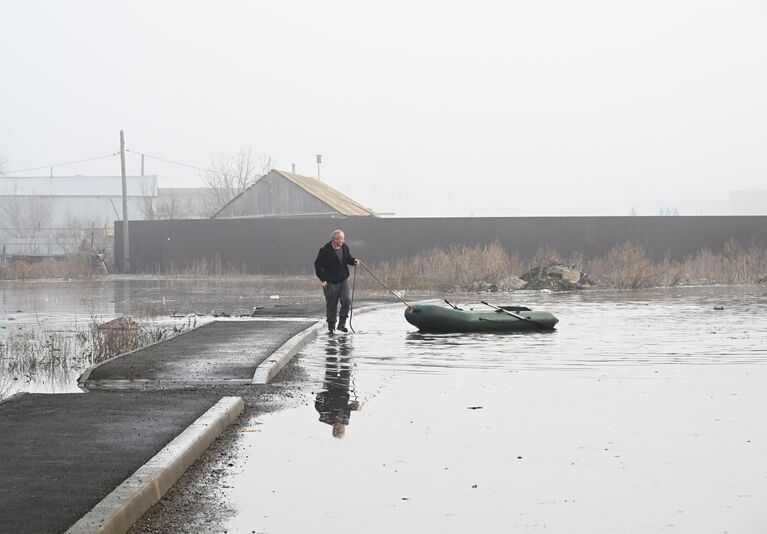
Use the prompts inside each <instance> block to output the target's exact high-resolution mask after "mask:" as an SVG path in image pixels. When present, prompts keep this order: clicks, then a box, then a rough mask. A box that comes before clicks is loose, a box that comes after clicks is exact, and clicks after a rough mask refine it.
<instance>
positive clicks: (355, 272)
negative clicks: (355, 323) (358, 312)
mask: <svg viewBox="0 0 767 534" xmlns="http://www.w3.org/2000/svg"><path fill="white" fill-rule="evenodd" d="M356 285H357V264H356V263H355V264H354V276H353V277H352V298H351V299H350V300H349V330H351V331H352V332H354V327H352V316H353V315H354V287H355V286H356ZM354 333H355V334H356V333H357V332H354Z"/></svg>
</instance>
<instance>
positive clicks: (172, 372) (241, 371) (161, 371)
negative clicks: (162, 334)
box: [85, 320, 314, 388]
mask: <svg viewBox="0 0 767 534" xmlns="http://www.w3.org/2000/svg"><path fill="white" fill-rule="evenodd" d="M313 324H314V321H286V320H276V321H271V320H270V321H215V322H212V323H209V324H206V325H204V326H201V327H199V328H196V329H195V330H192V331H190V332H188V333H186V334H182V335H180V336H176V337H174V338H172V339H170V340H168V341H165V342H163V343H158V344H156V345H151V346H149V347H146V348H143V349H140V350H137V351H135V352H132V353H130V354H127V355H124V356H121V357H119V358H116V359H114V360H111V361H108V362H106V363H104V364H102V365H100V366H98V367H96V368H95V369H94V370H93V371H92V372H91V374H90V376H89V377H88V379H87V381H86V382H85V387H86V388H99V387H109V386H110V385H112V386H114V385H120V384H122V385H123V386H124V385H128V383H130V382H133V383H136V384H143V385H142V387H146V385H147V384H146V382H147V381H152V382H154V383H156V384H157V385H161V386H163V387H179V386H184V385H195V384H213V383H227V382H249V381H250V380H252V378H253V373H254V372H255V370H256V367H257V366H258V365H259V364H260V363H261V362H263V361H264V360H265V359H266V358H267V357H268V356H269V355H270V354H272V353H273V352H274V351H275V350H276V349H277V348H279V347H280V346H282V344H283V343H285V342H286V341H287V340H289V339H290V338H291V337H293V336H294V335H295V334H297V333H298V332H300V331H302V330H304V329H306V328H308V327H310V326H312V325H313Z"/></svg>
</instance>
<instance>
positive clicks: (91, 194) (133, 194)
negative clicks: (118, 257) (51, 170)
mask: <svg viewBox="0 0 767 534" xmlns="http://www.w3.org/2000/svg"><path fill="white" fill-rule="evenodd" d="M127 185H128V219H129V220H143V219H145V218H146V214H148V213H154V211H153V208H154V205H155V202H156V199H157V176H155V175H152V176H128V177H127ZM122 218H123V202H122V178H121V177H120V176H52V177H43V176H31V177H16V176H2V177H0V242H2V245H3V246H4V250H5V253H6V254H26V255H45V256H49V255H57V254H65V253H67V252H71V251H72V250H76V249H77V247H79V246H80V244H81V242H82V240H83V239H84V238H86V237H87V236H88V235H90V236H91V238H93V233H94V232H95V231H98V232H99V233H100V234H101V235H102V236H108V235H111V232H112V226H113V223H114V221H115V220H118V219H119V220H122Z"/></svg>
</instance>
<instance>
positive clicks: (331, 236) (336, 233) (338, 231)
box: [330, 229, 344, 240]
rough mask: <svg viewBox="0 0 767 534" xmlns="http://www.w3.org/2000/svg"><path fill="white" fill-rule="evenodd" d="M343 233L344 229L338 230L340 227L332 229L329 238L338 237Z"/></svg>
mask: <svg viewBox="0 0 767 534" xmlns="http://www.w3.org/2000/svg"><path fill="white" fill-rule="evenodd" d="M343 233H344V231H343V230H340V229H339V230H333V233H332V234H330V239H331V240H333V239H338V238H339V237H340V236H341V234H343Z"/></svg>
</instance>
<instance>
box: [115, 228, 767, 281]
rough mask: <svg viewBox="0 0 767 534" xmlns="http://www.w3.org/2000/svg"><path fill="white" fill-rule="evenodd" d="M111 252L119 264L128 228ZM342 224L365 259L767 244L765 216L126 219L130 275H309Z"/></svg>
mask: <svg viewBox="0 0 767 534" xmlns="http://www.w3.org/2000/svg"><path fill="white" fill-rule="evenodd" d="M115 224H116V232H115V258H116V259H117V262H118V268H119V269H121V268H122V225H121V224H120V223H119V221H118V222H116V223H115ZM338 227H341V228H343V229H344V230H345V231H346V234H347V241H348V242H349V245H350V246H351V248H352V252H353V253H354V254H355V255H356V256H358V257H360V258H362V259H364V260H365V261H366V262H379V261H392V260H396V259H398V258H405V257H409V256H413V255H415V254H418V253H419V252H423V251H425V250H429V249H433V248H444V247H447V246H448V245H451V244H465V245H484V244H489V243H492V242H494V241H497V242H499V243H500V244H501V245H503V246H504V247H505V248H506V249H507V250H509V251H512V252H517V253H518V254H519V255H520V256H521V257H523V258H529V257H531V256H533V255H534V254H535V253H536V251H537V250H538V249H540V248H541V247H544V246H546V247H551V248H553V249H555V250H556V251H557V252H558V253H559V254H560V255H562V256H563V257H568V256H570V255H572V254H573V253H575V252H578V253H581V254H583V255H584V256H585V257H587V258H591V257H594V256H598V255H604V254H606V253H607V252H608V251H609V250H610V249H611V248H612V247H614V246H616V245H620V244H623V243H626V242H631V243H634V244H637V245H641V246H643V247H645V249H646V250H647V251H648V252H649V253H650V254H651V255H652V257H653V258H654V259H656V260H660V259H663V258H664V257H669V258H673V259H681V258H684V257H685V256H689V255H690V254H694V253H696V252H697V251H699V250H701V249H704V248H706V249H709V250H711V251H713V252H721V251H722V249H723V247H724V245H725V243H726V242H727V241H728V240H735V241H737V242H738V243H740V244H741V245H743V246H748V245H750V244H752V243H755V244H758V245H760V246H764V245H765V244H766V241H767V217H766V216H732V217H724V216H722V217H705V216H699V217H682V216H675V217H490V218H478V217H477V218H475V217H472V218H407V219H405V218H391V219H387V218H370V217H357V218H355V217H350V218H346V219H327V218H285V219H279V218H268V219H191V220H169V221H135V222H131V223H130V240H131V243H130V251H131V271H132V272H157V271H166V270H168V269H171V268H174V267H175V268H178V269H185V268H189V267H190V266H193V265H195V264H200V263H201V262H206V263H208V264H209V265H210V264H211V262H217V261H220V263H221V265H222V266H223V267H224V268H227V269H233V270H236V271H241V272H250V273H265V274H302V273H309V272H311V271H312V262H313V261H314V257H315V256H316V254H317V250H318V249H319V247H321V246H322V245H323V244H324V243H326V242H327V241H328V239H329V236H330V233H331V232H332V231H333V230H334V229H336V228H338Z"/></svg>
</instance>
